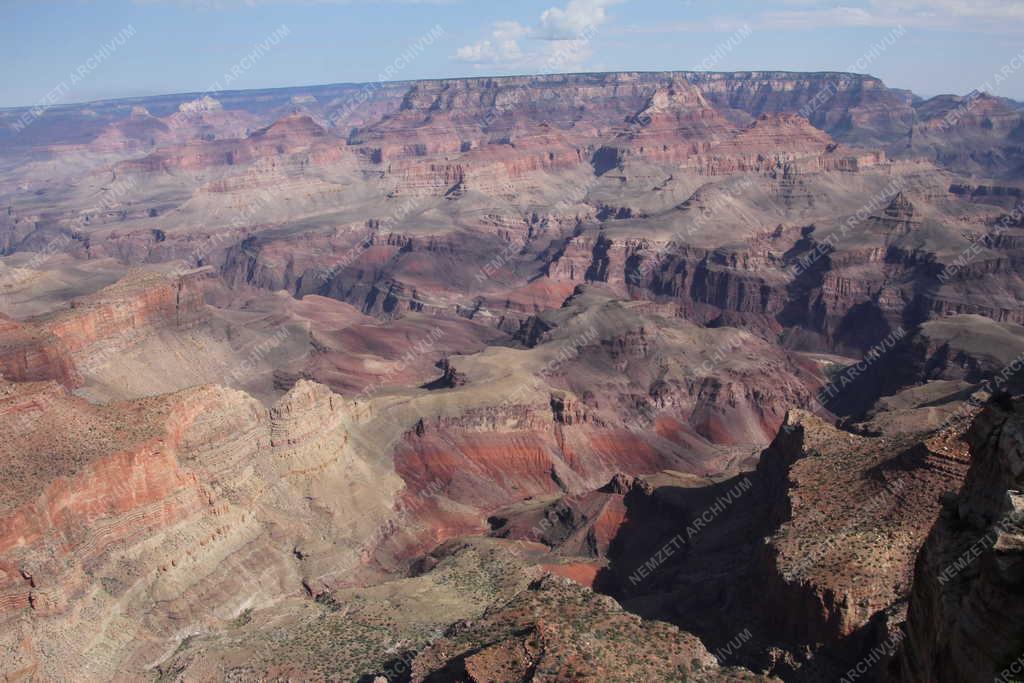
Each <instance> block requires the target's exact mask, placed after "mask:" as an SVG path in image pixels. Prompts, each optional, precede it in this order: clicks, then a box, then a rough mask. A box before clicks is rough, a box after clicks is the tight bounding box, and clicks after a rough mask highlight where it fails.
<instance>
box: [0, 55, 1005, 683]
mask: <svg viewBox="0 0 1024 683" xmlns="http://www.w3.org/2000/svg"><path fill="white" fill-rule="evenodd" d="M20 114H21V112H19V111H17V110H3V111H0V202H2V207H3V212H2V215H0V375H2V376H0V434H2V435H3V438H2V439H0V676H2V677H3V680H4V681H50V680H79V681H99V680H133V681H134V680H160V681H219V680H232V681H263V680H282V681H283V680H317V681H359V682H366V683H381V681H431V682H444V681H472V682H475V683H484V682H490V681H516V682H518V681H593V682H595V683H596V682H598V681H797V682H802V681H831V680H850V681H852V680H858V681H889V682H891V683H896V682H899V681H902V682H913V683H918V682H920V683H924V682H926V681H929V682H931V681H934V682H938V683H944V682H946V681H949V682H959V681H991V680H993V678H994V677H996V676H1000V675H1002V674H1004V673H1005V672H1006V671H1007V670H1009V667H1012V666H1014V665H1015V664H1019V662H1020V661H1022V660H1021V659H1020V658H1021V657H1022V656H1024V597H1022V596H1024V531H1022V529H1024V498H1022V495H1021V491H1022V490H1024V459H1022V458H1024V429H1022V427H1021V425H1022V424H1024V405H1022V404H1021V402H1020V399H1015V398H1013V395H1015V394H1018V393H1021V391H1022V390H1024V382H1022V378H1024V375H1022V374H1021V372H1020V370H1021V367H1022V364H1024V219H1022V211H1024V105H1021V104H1020V103H1017V102H1014V101H1012V100H1007V99H1003V98H998V97H994V96H990V95H987V94H983V93H971V94H970V95H967V96H964V97H960V96H952V95H943V96H939V97H934V98H931V99H927V100H924V99H921V98H919V97H917V96H915V95H913V94H912V93H910V92H908V91H903V90H896V89H890V88H887V87H886V86H885V84H883V83H882V82H881V81H880V80H878V79H875V78H873V77H870V76H863V75H856V74H838V73H791V72H768V71H765V72H741V73H696V72H665V73H606V74H572V75H546V76H534V77H526V76H524V77H508V78H486V79H453V80H443V81H417V82H396V83H387V84H384V85H380V86H379V87H374V88H367V87H364V86H359V85H335V86H311V87H304V88H286V89H276V90H267V91H237V92H231V93H227V92H225V93H218V94H217V96H216V97H213V96H210V95H208V94H207V95H196V94H191V95H181V96H163V97H159V98H135V99H122V100H116V101H114V100H112V101H106V102H95V103H90V104H89V105H62V106H58V107H54V108H52V109H51V110H49V111H47V112H46V113H45V114H44V115H43V116H41V117H40V118H39V119H38V120H36V121H34V122H33V123H32V125H31V126H29V127H28V128H27V129H25V130H23V131H20V132H19V131H18V129H17V127H16V125H15V124H16V122H17V121H18V117H19V116H20ZM1003 680H1010V679H1008V678H1004V679H1003Z"/></svg>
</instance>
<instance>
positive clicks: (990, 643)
mask: <svg viewBox="0 0 1024 683" xmlns="http://www.w3.org/2000/svg"><path fill="white" fill-rule="evenodd" d="M967 439H968V441H969V442H970V445H971V467H970V471H969V472H968V474H967V479H966V481H965V482H964V486H963V488H962V489H961V490H960V492H959V493H958V494H956V495H952V494H951V495H949V496H946V497H945V498H944V499H943V510H942V514H941V515H940V516H939V518H938V520H937V522H936V523H935V526H934V528H933V529H932V530H931V533H930V534H929V535H928V539H927V541H925V543H924V547H923V548H922V549H921V552H920V554H919V555H918V558H917V564H916V566H915V569H914V585H913V590H912V592H911V595H910V609H909V611H908V614H907V624H906V627H905V628H906V639H905V640H904V641H903V644H902V648H901V650H900V653H899V657H898V658H897V659H896V660H895V661H894V662H893V664H892V666H891V667H890V670H889V680H892V681H906V682H913V683H917V682H921V683H923V682H924V681H929V682H935V683H946V682H949V683H952V682H953V681H969V682H975V681H977V682H978V683H980V682H981V681H991V680H993V679H994V680H998V681H1002V680H1014V679H1016V678H1018V677H1019V676H1020V673H1021V671H1022V669H1024V663H1022V660H1021V658H1022V657H1024V652H1021V644H1022V643H1024V604H1022V602H1021V600H1020V590H1021V586H1022V585H1024V499H1022V498H1021V490H1022V488H1024V476H1022V473H1024V401H1022V400H1021V399H1019V398H1017V399H1012V400H1011V399H1009V398H1008V397H1007V395H1005V394H1003V395H1002V396H1001V397H998V398H996V399H994V400H993V401H992V402H991V403H989V404H988V405H987V406H986V407H985V409H984V410H983V411H982V412H981V413H980V414H979V415H978V417H977V419H976V420H975V422H974V424H973V425H972V426H971V429H970V431H969V432H968V433H967Z"/></svg>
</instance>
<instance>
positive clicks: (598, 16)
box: [454, 0, 622, 72]
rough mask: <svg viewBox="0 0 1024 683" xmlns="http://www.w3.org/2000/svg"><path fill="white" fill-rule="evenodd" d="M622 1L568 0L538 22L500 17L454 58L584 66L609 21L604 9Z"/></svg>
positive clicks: (515, 67)
mask: <svg viewBox="0 0 1024 683" xmlns="http://www.w3.org/2000/svg"><path fill="white" fill-rule="evenodd" d="M621 1H622V0H569V2H568V3H567V4H566V5H565V6H564V7H550V8H548V9H546V10H544V11H543V12H541V15H540V17H539V18H538V20H537V23H536V25H535V26H533V27H527V26H524V25H522V24H520V23H519V22H517V21H499V22H496V23H495V24H494V25H493V27H492V29H491V33H490V35H489V36H488V37H487V38H484V39H483V40H479V41H477V42H475V43H471V44H469V45H464V46H463V47H460V48H458V49H457V50H456V51H455V55H454V59H457V60H459V61H462V62H469V63H471V64H473V65H474V67H476V68H478V69H484V68H487V69H500V70H503V71H522V70H527V69H529V70H534V71H542V72H559V71H577V70H581V69H582V68H583V65H584V64H585V63H586V61H587V59H588V58H589V57H590V56H591V55H592V54H593V50H592V48H591V41H592V39H593V37H594V35H595V34H596V32H597V28H598V27H599V26H601V25H602V24H604V23H605V22H607V20H608V15H607V13H606V12H605V8H607V7H609V6H611V5H614V4H616V3H618V2H621ZM525 41H529V42H525ZM524 44H525V46H526V47H524Z"/></svg>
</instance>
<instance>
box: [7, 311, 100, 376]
mask: <svg viewBox="0 0 1024 683" xmlns="http://www.w3.org/2000/svg"><path fill="white" fill-rule="evenodd" d="M0 375H2V376H3V377H4V378H6V379H8V380H11V381H15V382H33V381H35V382H38V381H41V380H48V379H52V380H56V381H58V382H60V383H61V384H63V385H64V386H66V387H74V386H77V385H78V384H80V383H81V377H80V376H79V374H78V371H77V370H76V369H75V364H74V361H73V360H72V359H71V352H70V350H69V349H68V348H67V345H66V344H64V343H63V342H62V340H61V339H60V338H59V337H56V336H54V335H52V334H48V333H47V331H45V330H40V329H38V328H35V327H34V326H32V325H30V324H22V323H18V322H16V321H14V320H11V319H9V318H7V317H6V316H0Z"/></svg>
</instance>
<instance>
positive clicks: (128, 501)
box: [0, 382, 400, 679]
mask: <svg viewBox="0 0 1024 683" xmlns="http://www.w3.org/2000/svg"><path fill="white" fill-rule="evenodd" d="M36 387H37V385H33V384H19V385H6V386H5V391H6V392H7V395H6V396H5V397H4V403H5V406H6V407H7V408H9V409H7V410H4V411H3V415H2V418H0V419H3V420H4V422H5V427H4V431H5V433H9V434H14V433H17V434H18V437H17V438H16V439H15V440H12V441H7V442H6V443H5V444H4V448H5V449H6V450H5V452H4V454H3V458H2V459H0V462H3V467H4V468H5V473H4V480H5V482H11V483H13V484H14V486H13V487H8V488H6V489H5V492H4V496H5V497H4V499H3V500H2V502H0V568H2V572H3V573H2V574H0V621H2V622H3V623H4V629H3V636H0V639H2V640H3V643H4V649H5V651H9V652H12V653H15V654H14V655H13V656H12V657H11V658H6V659H5V660H4V666H5V674H7V675H8V676H15V677H17V676H18V672H21V674H24V675H34V676H41V677H45V678H64V677H67V676H79V677H88V678H97V679H99V678H110V677H111V676H114V675H125V674H127V673H128V672H134V673H132V674H131V675H133V676H138V675H142V672H143V670H144V669H146V668H147V667H149V666H150V665H151V664H152V663H153V662H154V661H158V660H159V659H161V658H162V657H164V656H166V655H167V654H168V653H169V652H171V651H173V650H174V648H175V646H176V644H177V643H178V641H180V640H181V639H182V638H184V637H186V636H188V635H190V634H195V633H198V632H202V631H204V630H206V629H208V628H211V627H213V626H215V625H216V624H218V623H223V622H224V621H226V620H229V619H231V618H233V617H234V616H236V615H237V614H238V613H239V612H240V611H241V610H243V609H245V608H247V607H258V606H260V605H269V604H272V603H273V602H275V601H276V600H279V599H280V597H281V596H282V595H299V594H302V592H303V591H304V590H305V591H310V592H312V593H314V594H316V593H318V592H320V591H321V590H323V586H325V585H333V584H334V583H336V582H338V581H343V580H345V579H346V578H348V577H347V574H348V571H350V570H351V569H354V568H357V567H359V566H360V565H361V564H362V563H363V562H364V561H365V557H366V556H367V555H368V554H369V552H370V550H371V548H370V547H365V548H364V547H363V546H362V545H361V543H362V539H373V538H374V534H373V529H374V528H376V527H377V526H378V525H379V524H380V523H381V522H382V521H383V520H384V518H385V517H386V516H387V514H388V511H389V510H390V507H391V501H392V500H393V496H394V494H395V492H396V490H397V489H398V488H399V487H400V483H399V481H398V480H397V478H395V477H394V475H393V474H388V472H386V471H381V470H379V469H377V465H375V464H373V463H372V461H370V460H368V459H364V457H363V456H361V455H360V454H359V453H358V452H357V450H356V449H355V448H354V447H353V445H352V444H351V443H350V435H351V434H353V433H354V431H355V425H354V422H353V419H352V417H351V415H350V413H349V411H348V409H347V407H346V405H345V404H344V402H343V401H342V399H341V398H340V397H339V396H337V395H334V394H332V393H331V392H330V391H329V390H327V389H326V388H324V387H322V386H319V385H315V384H312V383H308V382H299V383H298V384H297V385H296V386H295V388H294V389H293V390H292V391H291V392H290V393H289V394H288V395H287V396H285V397H284V398H283V399H282V400H281V401H280V402H279V403H278V404H277V405H276V406H275V407H274V408H273V409H272V410H271V411H269V412H268V411H267V410H266V409H264V408H263V407H262V406H260V405H259V404H258V403H257V402H256V401H255V400H253V399H252V398H250V397H249V396H247V395H246V394H244V393H242V392H237V391H232V390H227V389H222V388H218V387H209V386H208V387H201V388H197V389H193V390H187V391H184V392H180V393H178V394H173V395H168V396H161V397H156V398H152V399H140V400H138V401H134V402H130V403H127V404H122V405H112V406H108V407H97V406H93V405H90V404H88V403H86V402H85V401H83V400H81V399H77V398H73V397H70V396H68V395H66V394H63V393H62V392H59V391H56V390H55V389H38V388H36ZM26 402H31V403H32V404H33V405H34V406H35V414H34V416H33V419H32V421H31V422H29V423H27V425H26V423H24V421H23V419H22V417H21V415H22V413H23V411H22V410H20V409H18V408H17V407H18V406H22V405H25V404H26ZM15 428H17V432H15ZM39 452H46V453H49V454H50V457H49V460H48V462H47V463H46V464H45V466H43V465H44V464H43V463H41V462H39V461H38V460H36V459H35V456H34V455H33V454H35V453H39ZM370 478H375V479H376V483H375V484H374V485H373V486H362V485H360V486H354V482H355V481H356V480H360V479H370ZM357 539H359V540H357ZM336 572H342V573H341V574H336ZM155 604H160V605H161V607H160V609H159V610H155V609H154V605H155ZM72 624H74V626H72Z"/></svg>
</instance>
